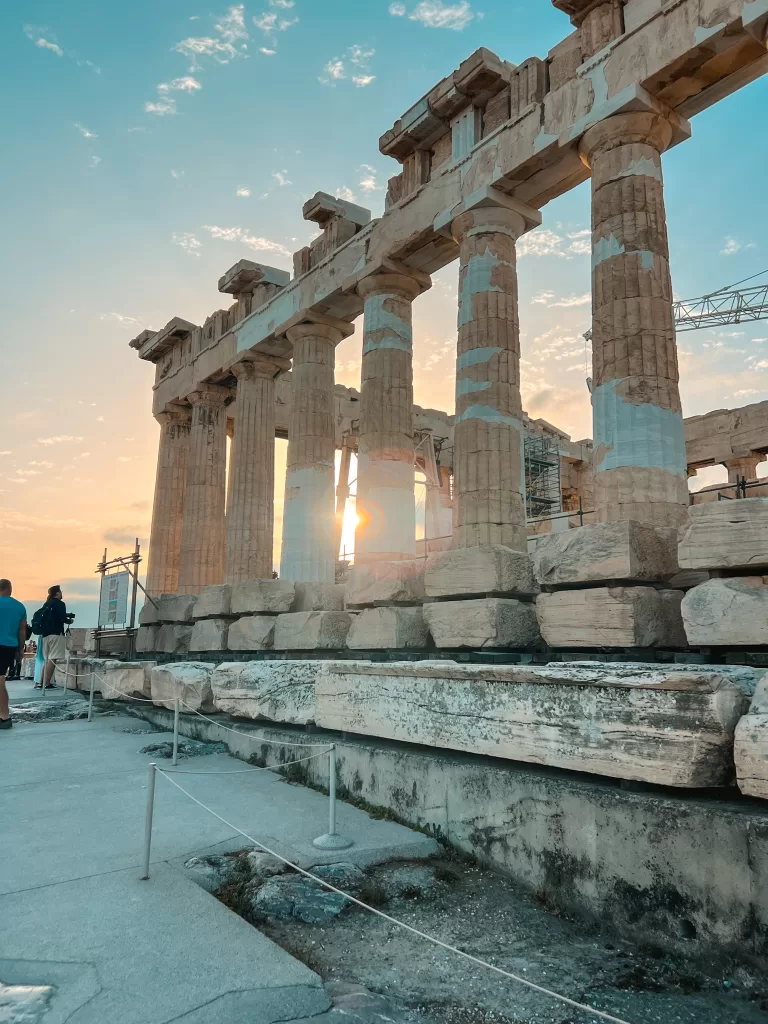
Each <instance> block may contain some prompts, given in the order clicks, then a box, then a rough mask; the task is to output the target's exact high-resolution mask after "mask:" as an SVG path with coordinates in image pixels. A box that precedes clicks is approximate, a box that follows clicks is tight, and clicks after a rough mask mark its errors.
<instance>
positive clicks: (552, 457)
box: [524, 433, 562, 521]
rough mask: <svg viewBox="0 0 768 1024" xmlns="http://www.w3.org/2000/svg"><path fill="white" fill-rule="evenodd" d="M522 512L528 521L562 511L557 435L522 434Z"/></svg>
mask: <svg viewBox="0 0 768 1024" xmlns="http://www.w3.org/2000/svg"><path fill="white" fill-rule="evenodd" d="M524 439H525V440H524V446H525V513H526V518H527V519H528V520H529V521H530V520H532V519H538V518H540V517H542V516H550V515H552V514H553V513H556V512H561V511H562V493H561V489H560V452H559V448H558V438H556V437H553V436H551V435H549V434H529V433H526V434H525V435H524Z"/></svg>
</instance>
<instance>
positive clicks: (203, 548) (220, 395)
mask: <svg viewBox="0 0 768 1024" xmlns="http://www.w3.org/2000/svg"><path fill="white" fill-rule="evenodd" d="M229 395H230V392H229V390H228V389H227V388H222V387H217V386H215V385H206V386H204V387H201V388H200V389H199V390H198V391H194V392H193V393H192V394H191V395H189V396H188V401H189V402H190V403H191V405H192V426H191V428H190V448H189V468H188V471H187V490H186V495H185V498H184V517H183V524H182V531H181V558H180V562H179V582H178V592H179V593H180V594H199V593H200V591H201V590H202V588H203V587H205V586H208V585H209V584H212V583H221V582H222V580H223V578H224V500H225V496H226V495H225V488H226V459H227V409H226V401H227V398H228V397H229Z"/></svg>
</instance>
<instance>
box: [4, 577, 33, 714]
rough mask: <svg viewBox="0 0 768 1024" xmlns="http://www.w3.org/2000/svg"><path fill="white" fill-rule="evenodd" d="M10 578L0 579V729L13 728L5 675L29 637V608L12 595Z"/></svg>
mask: <svg viewBox="0 0 768 1024" xmlns="http://www.w3.org/2000/svg"><path fill="white" fill-rule="evenodd" d="M12 590H13V587H12V586H11V581H10V580H5V579H0V729H10V728H11V724H12V723H11V714H10V711H9V709H8V690H7V689H6V686H5V677H6V676H7V675H8V670H9V669H10V668H11V666H12V665H14V664H15V663H16V660H17V659H20V658H21V655H22V652H23V650H24V644H25V642H26V639H27V609H26V608H25V607H24V605H23V604H22V603H21V601H17V600H16V598H15V597H11V591H12Z"/></svg>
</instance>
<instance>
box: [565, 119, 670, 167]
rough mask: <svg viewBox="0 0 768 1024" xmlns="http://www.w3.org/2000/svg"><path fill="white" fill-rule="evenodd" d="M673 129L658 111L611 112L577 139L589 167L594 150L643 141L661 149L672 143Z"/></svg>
mask: <svg viewBox="0 0 768 1024" xmlns="http://www.w3.org/2000/svg"><path fill="white" fill-rule="evenodd" d="M674 133H675V130H674V126H673V125H672V123H671V122H670V121H669V120H668V118H666V117H664V115H663V114H660V113H653V112H651V111H646V110H633V111H627V112H626V113H623V114H614V115H613V116H612V117H606V118H605V120H604V121H600V122H598V124H596V125H594V126H593V127H592V128H589V129H588V130H587V131H586V132H585V134H584V135H583V137H582V139H581V142H580V143H579V155H580V156H581V159H582V161H583V162H584V163H585V164H586V165H587V167H591V166H592V161H593V160H594V158H595V156H596V155H597V154H600V153H607V152H609V151H610V150H612V149H617V148H618V147H619V146H631V145H646V146H651V147H652V148H653V149H655V150H657V151H658V152H659V153H663V152H665V150H667V149H668V148H669V146H670V145H671V143H672V140H673V137H674Z"/></svg>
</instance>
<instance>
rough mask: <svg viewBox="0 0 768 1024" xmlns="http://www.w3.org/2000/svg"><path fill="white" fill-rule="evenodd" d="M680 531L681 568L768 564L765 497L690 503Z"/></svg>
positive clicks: (740, 567) (679, 551)
mask: <svg viewBox="0 0 768 1024" xmlns="http://www.w3.org/2000/svg"><path fill="white" fill-rule="evenodd" d="M688 514H689V517H690V518H689V523H688V525H687V526H686V527H685V528H684V529H683V530H682V531H681V537H680V545H679V549H678V553H679V560H680V568H681V569H753V570H755V569H759V568H760V566H768V498H742V499H740V500H739V501H712V502H708V503H706V504H703V505H692V506H691V507H690V508H689V510H688Z"/></svg>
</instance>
